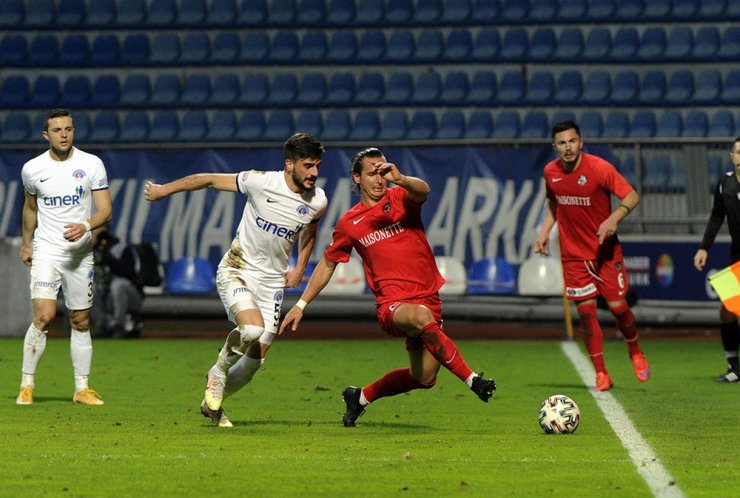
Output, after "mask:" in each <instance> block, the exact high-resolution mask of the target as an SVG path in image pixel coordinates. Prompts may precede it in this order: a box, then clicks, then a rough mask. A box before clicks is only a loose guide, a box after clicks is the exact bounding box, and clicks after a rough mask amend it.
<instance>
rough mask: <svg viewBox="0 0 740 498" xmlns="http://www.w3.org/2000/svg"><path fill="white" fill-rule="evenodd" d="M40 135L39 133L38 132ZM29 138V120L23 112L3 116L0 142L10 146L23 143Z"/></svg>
mask: <svg viewBox="0 0 740 498" xmlns="http://www.w3.org/2000/svg"><path fill="white" fill-rule="evenodd" d="M39 133H40V132H39ZM29 138H31V119H30V118H29V117H28V114H26V113H25V112H11V113H8V114H6V115H5V121H4V123H3V132H2V135H0V142H2V143H6V144H8V143H10V144H20V143H25V142H26V141H28V139H29Z"/></svg>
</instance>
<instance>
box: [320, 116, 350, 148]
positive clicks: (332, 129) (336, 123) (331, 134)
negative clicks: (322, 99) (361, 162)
mask: <svg viewBox="0 0 740 498" xmlns="http://www.w3.org/2000/svg"><path fill="white" fill-rule="evenodd" d="M351 129H352V118H351V117H350V115H349V112H347V111H345V110H344V109H334V110H331V111H329V112H328V113H327V114H326V117H325V118H324V131H323V132H322V135H321V138H322V139H323V140H326V141H329V142H331V141H339V140H345V139H346V138H347V136H348V135H349V130H351Z"/></svg>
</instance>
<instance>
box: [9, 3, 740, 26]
mask: <svg viewBox="0 0 740 498" xmlns="http://www.w3.org/2000/svg"><path fill="white" fill-rule="evenodd" d="M738 18H740V7H739V6H738V3H737V2H734V1H732V0H590V1H589V0H529V1H527V0H424V1H423V2H414V1H413V0H271V1H268V0H210V1H208V0H57V1H56V2H55V1H54V0H3V2H2V3H0V27H3V28H13V29H15V28H22V29H27V28H29V27H31V28H41V29H45V28H53V29H58V28H60V27H62V28H65V29H77V28H83V29H89V28H110V27H132V26H133V27H141V26H150V27H165V26H166V27H175V28H190V27H202V26H211V27H242V26H244V27H263V26H266V25H267V26H278V27H283V26H284V27H294V24H298V25H302V26H316V27H325V26H338V27H346V26H352V27H356V26H377V25H384V26H406V25H415V26H418V25H450V24H517V23H521V24H540V23H553V22H554V23H572V22H614V20H617V21H628V22H635V21H638V22H674V21H696V20H733V19H738Z"/></svg>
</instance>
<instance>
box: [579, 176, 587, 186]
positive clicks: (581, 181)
mask: <svg viewBox="0 0 740 498" xmlns="http://www.w3.org/2000/svg"><path fill="white" fill-rule="evenodd" d="M586 183H588V178H586V175H581V176H579V177H578V185H580V186H581V187H583V186H584V185H586Z"/></svg>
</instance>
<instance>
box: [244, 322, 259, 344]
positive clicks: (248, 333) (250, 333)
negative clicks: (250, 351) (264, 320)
mask: <svg viewBox="0 0 740 498" xmlns="http://www.w3.org/2000/svg"><path fill="white" fill-rule="evenodd" d="M264 332H265V328H264V327H258V326H257V325H239V336H240V337H241V340H242V342H243V343H245V344H251V343H253V342H255V341H256V340H258V339H259V338H260V337H261V336H262V334H263V333H264Z"/></svg>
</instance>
